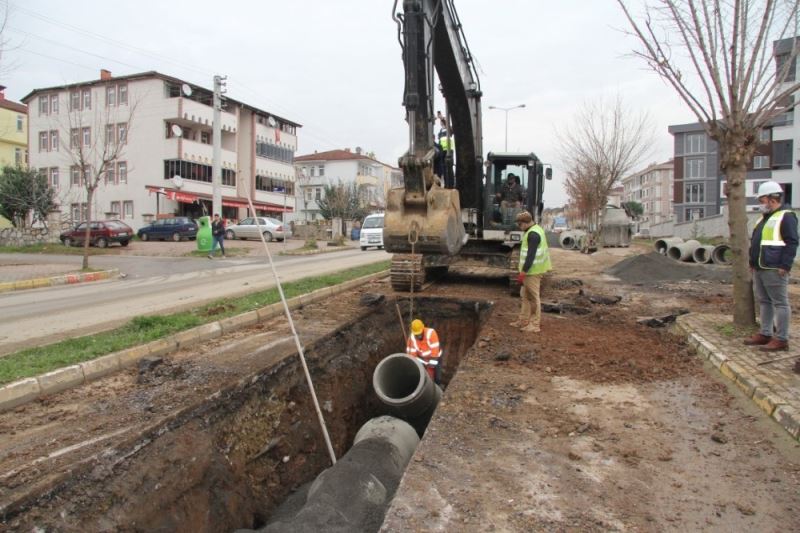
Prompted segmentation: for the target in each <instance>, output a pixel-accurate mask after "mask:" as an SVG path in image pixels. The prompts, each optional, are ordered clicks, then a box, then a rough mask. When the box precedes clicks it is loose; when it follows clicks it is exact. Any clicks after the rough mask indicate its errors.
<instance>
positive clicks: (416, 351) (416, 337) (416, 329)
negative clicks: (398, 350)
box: [406, 318, 442, 385]
mask: <svg viewBox="0 0 800 533" xmlns="http://www.w3.org/2000/svg"><path fill="white" fill-rule="evenodd" d="M406 354H407V355H408V356H409V357H415V358H416V359H417V360H418V361H419V362H420V363H422V364H423V366H425V370H427V371H428V375H429V376H430V377H431V379H432V380H433V381H434V383H436V384H437V385H438V384H440V383H441V378H442V369H441V365H440V364H439V363H440V362H441V357H442V350H441V348H440V346H439V335H438V334H437V333H436V330H435V329H433V328H426V327H425V324H423V322H422V320H420V319H418V318H417V319H415V320H413V321H412V322H411V335H409V337H408V342H406Z"/></svg>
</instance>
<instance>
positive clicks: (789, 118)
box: [772, 95, 794, 126]
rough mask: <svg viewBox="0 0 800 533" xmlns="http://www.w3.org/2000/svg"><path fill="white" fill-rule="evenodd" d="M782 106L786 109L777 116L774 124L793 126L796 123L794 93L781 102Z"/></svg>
mask: <svg viewBox="0 0 800 533" xmlns="http://www.w3.org/2000/svg"><path fill="white" fill-rule="evenodd" d="M779 105H780V107H782V108H784V109H785V111H784V112H783V113H781V114H780V115H778V116H777V117H775V118H774V119H773V121H772V125H773V126H791V125H793V124H794V95H789V96H787V97H786V99H785V100H783V101H781V102H780V104H779Z"/></svg>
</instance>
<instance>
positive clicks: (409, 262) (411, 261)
mask: <svg viewBox="0 0 800 533" xmlns="http://www.w3.org/2000/svg"><path fill="white" fill-rule="evenodd" d="M389 273H390V277H391V280H392V288H393V289H394V290H396V291H401V292H409V291H411V284H412V280H413V284H414V291H422V289H423V285H424V284H425V268H424V267H423V266H422V255H421V254H394V255H393V256H392V265H391V267H390V270H389Z"/></svg>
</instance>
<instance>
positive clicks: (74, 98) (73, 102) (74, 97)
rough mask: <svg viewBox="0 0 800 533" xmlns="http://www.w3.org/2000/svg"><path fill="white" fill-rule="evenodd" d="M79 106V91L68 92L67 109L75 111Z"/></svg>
mask: <svg viewBox="0 0 800 533" xmlns="http://www.w3.org/2000/svg"><path fill="white" fill-rule="evenodd" d="M80 108H81V93H80V92H78V91H72V92H71V93H69V110H70V111H77V110H79V109H80Z"/></svg>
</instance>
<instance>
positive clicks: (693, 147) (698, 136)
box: [684, 133, 706, 154]
mask: <svg viewBox="0 0 800 533" xmlns="http://www.w3.org/2000/svg"><path fill="white" fill-rule="evenodd" d="M705 151H706V136H705V134H704V133H687V134H686V137H685V138H684V153H686V154H701V153H703V152H705Z"/></svg>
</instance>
